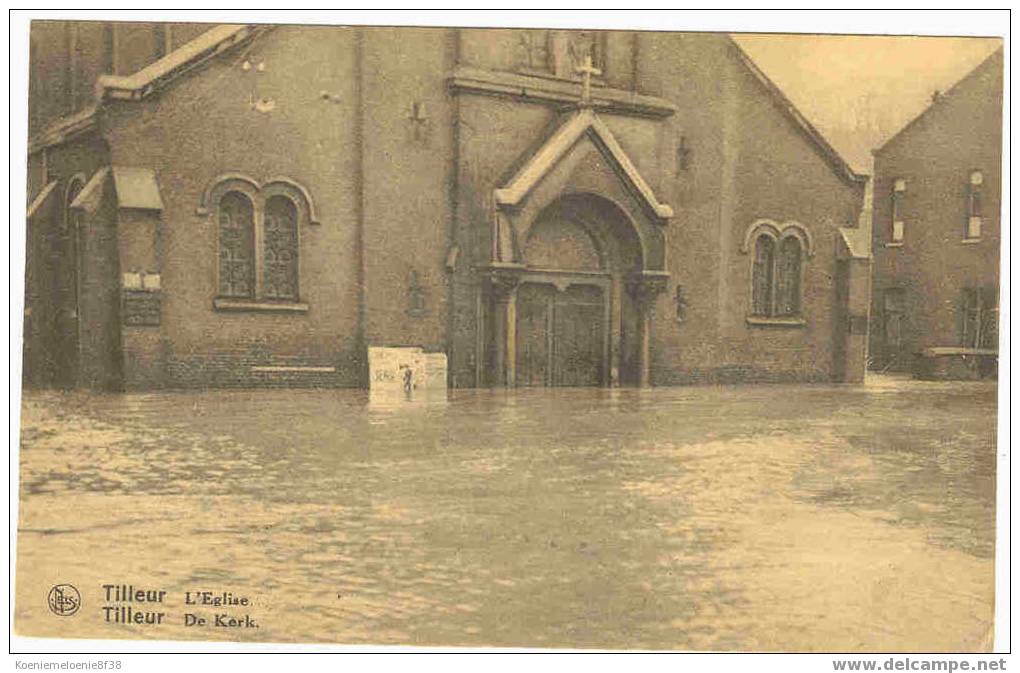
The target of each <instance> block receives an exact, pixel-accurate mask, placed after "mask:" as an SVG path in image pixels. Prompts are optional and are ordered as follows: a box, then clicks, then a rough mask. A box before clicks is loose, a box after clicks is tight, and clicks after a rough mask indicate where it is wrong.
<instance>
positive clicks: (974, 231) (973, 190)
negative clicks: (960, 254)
mask: <svg viewBox="0 0 1020 673" xmlns="http://www.w3.org/2000/svg"><path fill="white" fill-rule="evenodd" d="M983 184H984V175H982V173H981V171H973V172H972V173H971V174H970V183H969V185H968V194H967V230H966V232H965V233H964V236H965V238H968V239H976V238H981V190H982V186H983Z"/></svg>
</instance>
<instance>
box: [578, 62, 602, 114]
mask: <svg viewBox="0 0 1020 673" xmlns="http://www.w3.org/2000/svg"><path fill="white" fill-rule="evenodd" d="M574 72H576V73H577V74H578V75H581V77H582V78H583V79H582V83H581V105H582V106H588V105H591V76H592V75H601V74H602V71H601V70H599V69H598V68H596V67H595V66H594V65H592V63H591V54H588V55H587V56H585V57H584V63H582V64H581V65H579V66H575V67H574Z"/></svg>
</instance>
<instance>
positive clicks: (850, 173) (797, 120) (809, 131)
mask: <svg viewBox="0 0 1020 673" xmlns="http://www.w3.org/2000/svg"><path fill="white" fill-rule="evenodd" d="M727 39H728V40H729V43H730V45H731V46H732V47H733V49H734V50H735V51H736V53H737V55H738V56H739V57H740V60H741V62H742V63H743V64H744V65H745V66H746V67H747V69H748V70H750V71H751V74H752V75H754V76H755V78H756V79H757V80H758V81H759V82H761V84H762V85H763V86H764V87H765V90H766V91H768V93H769V95H771V96H772V98H773V100H774V101H775V102H776V104H777V105H778V106H779V109H780V110H782V111H783V112H784V113H785V114H786V116H787V117H789V119H790V121H792V122H793V123H794V124H795V125H796V126H797V127H798V128H799V129H800V131H801V132H802V133H803V134H804V135H805V136H807V138H808V140H810V141H811V142H812V143H813V144H814V146H815V147H816V148H817V149H818V151H819V152H820V153H821V154H822V156H823V157H824V158H825V160H826V161H827V162H828V163H829V165H830V166H831V167H832V169H833V170H834V171H835V172H836V175H838V176H839V177H840V178H841V179H842V180H844V181H845V182H848V183H853V184H861V183H864V182H867V181H868V176H867V175H864V174H861V173H857V172H855V171H854V169H853V168H851V167H850V164H848V163H847V162H846V160H845V159H843V157H842V156H840V154H839V152H837V151H836V149H835V148H833V146H832V145H830V144H829V141H828V140H826V139H825V136H823V135H822V134H821V133H820V132H819V131H818V129H816V128H815V127H814V126H813V125H812V124H811V122H809V121H808V120H807V117H805V116H804V115H803V114H802V113H801V112H800V110H798V109H797V106H795V105H794V104H793V103H792V102H791V101H790V99H789V98H787V97H786V95H785V94H784V93H783V92H782V90H781V89H780V88H779V87H778V86H776V84H775V82H773V81H772V80H771V79H769V78H768V75H766V74H765V73H764V72H763V71H762V70H761V68H759V67H758V65H757V64H756V63H755V62H754V60H753V59H752V58H751V57H750V56H749V55H748V54H747V52H746V51H744V50H743V48H742V47H741V46H740V45H739V44H737V42H736V40H734V39H733V38H732V37H729V36H727Z"/></svg>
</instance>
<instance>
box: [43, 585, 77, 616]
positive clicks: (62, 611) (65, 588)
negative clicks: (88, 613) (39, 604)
mask: <svg viewBox="0 0 1020 673" xmlns="http://www.w3.org/2000/svg"><path fill="white" fill-rule="evenodd" d="M46 602H47V604H49V606H50V611H51V612H52V613H53V614H55V615H60V616H61V617H70V616H71V615H73V614H74V613H76V612H78V608H80V607H81V594H79V593H78V590H77V589H75V588H74V586H73V585H71V584H57V585H55V586H54V587H53V588H52V589H50V593H49V596H47V597H46Z"/></svg>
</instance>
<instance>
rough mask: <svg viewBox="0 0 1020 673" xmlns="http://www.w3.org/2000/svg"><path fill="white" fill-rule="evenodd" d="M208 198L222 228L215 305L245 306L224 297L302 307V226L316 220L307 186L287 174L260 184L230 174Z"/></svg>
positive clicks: (207, 195) (216, 184) (208, 193)
mask: <svg viewBox="0 0 1020 673" xmlns="http://www.w3.org/2000/svg"><path fill="white" fill-rule="evenodd" d="M203 199H204V203H209V204H210V205H211V206H212V207H211V209H210V210H211V212H212V214H213V215H214V217H215V222H216V224H217V229H218V249H217V253H216V254H217V257H218V260H217V264H218V286H217V297H216V298H217V302H216V304H215V305H216V306H217V307H224V308H230V309H240V308H242V306H240V305H238V304H237V303H236V302H234V303H230V302H228V301H223V302H221V301H219V300H231V299H233V300H250V301H253V302H266V303H267V304H284V305H287V304H293V305H295V307H297V306H300V294H301V293H300V274H299V269H300V266H299V261H300V254H301V253H300V250H301V229H302V225H303V224H306V223H309V222H311V223H315V220H314V217H313V216H312V207H311V201H310V199H309V198H308V193H307V191H306V190H304V189H303V188H302V187H301V186H300V185H298V184H297V183H294V182H292V181H290V180H287V179H278V180H273V181H272V182H270V183H267V184H265V185H260V184H259V183H258V182H256V181H255V180H253V179H251V178H248V177H246V176H242V175H240V174H230V175H229V176H225V177H223V178H222V179H220V180H219V181H218V182H216V183H214V184H213V186H211V187H210V188H209V189H208V191H207V192H206V196H205V197H203ZM243 308H252V309H253V310H257V308H259V307H258V306H255V305H254V304H244V305H243Z"/></svg>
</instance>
